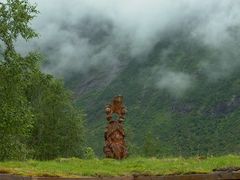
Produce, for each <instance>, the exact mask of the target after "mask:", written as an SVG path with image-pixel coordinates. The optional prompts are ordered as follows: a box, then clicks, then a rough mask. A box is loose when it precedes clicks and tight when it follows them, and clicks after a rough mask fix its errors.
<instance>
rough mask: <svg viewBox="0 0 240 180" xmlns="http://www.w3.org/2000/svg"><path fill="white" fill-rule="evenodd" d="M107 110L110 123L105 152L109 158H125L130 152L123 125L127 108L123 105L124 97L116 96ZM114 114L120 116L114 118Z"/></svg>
mask: <svg viewBox="0 0 240 180" xmlns="http://www.w3.org/2000/svg"><path fill="white" fill-rule="evenodd" d="M105 112H106V119H107V121H108V125H107V127H106V129H105V135H104V138H105V145H104V153H105V155H106V157H107V158H114V159H123V158H125V157H127V154H128V152H127V146H126V143H125V132H124V126H123V122H124V120H125V115H126V112H127V110H126V107H125V106H124V105H123V97H122V96H116V97H114V98H113V101H112V103H111V104H107V105H106V107H105ZM113 114H116V115H117V116H118V118H117V119H116V120H114V119H113Z"/></svg>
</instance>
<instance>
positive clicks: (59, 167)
mask: <svg viewBox="0 0 240 180" xmlns="http://www.w3.org/2000/svg"><path fill="white" fill-rule="evenodd" d="M224 167H240V156H234V155H228V156H221V157H209V158H206V159H201V158H197V157H195V158H188V159H184V158H163V159H157V158H128V159H125V160H122V161H117V160H112V159H92V160H82V159H77V158H70V159H64V158H60V159H57V160H53V161H35V160H29V161H24V162H13V161H9V162H1V163H0V173H11V174H18V175H26V176H62V177H80V176H124V175H134V174H141V175H169V174H188V173H209V172H212V170H213V169H215V168H224Z"/></svg>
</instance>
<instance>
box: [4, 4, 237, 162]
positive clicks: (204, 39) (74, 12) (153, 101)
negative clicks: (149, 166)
mask: <svg viewBox="0 0 240 180" xmlns="http://www.w3.org/2000/svg"><path fill="white" fill-rule="evenodd" d="M8 1H9V2H10V1H11V2H12V3H14V2H13V0H8ZM18 1H19V0H18ZM3 2H6V1H3ZM29 2H30V3H31V4H33V5H34V4H35V5H36V9H37V10H38V11H39V13H37V12H35V11H34V12H32V13H37V14H36V17H35V15H34V16H33V17H31V18H30V19H29V21H30V20H32V21H31V22H27V24H28V23H29V24H30V27H31V28H32V29H30V31H29V29H28V28H26V29H25V30H24V33H25V34H24V33H22V32H21V31H20V32H17V36H15V35H14V34H11V33H10V35H9V34H8V33H9V32H11V30H12V31H13V30H14V28H12V29H10V30H9V29H7V30H6V31H4V33H5V34H7V35H9V37H11V38H12V41H13V44H11V43H10V45H11V46H10V45H9V42H8V38H6V37H7V35H5V34H4V36H3V37H1V36H0V38H1V40H0V54H1V56H0V58H1V59H3V60H2V61H0V62H1V64H0V65H2V66H3V69H4V68H7V69H8V68H10V69H8V71H3V72H4V74H3V75H4V76H3V77H12V76H13V74H14V73H15V72H18V73H19V74H17V75H16V77H17V78H16V79H14V78H13V77H12V78H13V79H12V81H10V82H12V83H11V84H12V86H13V87H15V89H17V91H16V93H19V94H14V93H15V91H11V93H13V94H11V93H10V94H11V96H10V95H9V96H7V95H6V94H7V93H2V96H1V89H0V98H1V97H2V99H4V98H5V101H4V103H2V104H1V103H0V108H2V109H3V107H4V108H5V107H7V108H9V107H13V109H11V108H10V109H11V110H9V114H4V113H3V112H2V114H4V117H5V116H6V118H5V119H8V118H10V117H12V116H11V112H14V113H15V115H16V116H21V119H22V120H24V119H26V117H28V118H29V117H31V118H29V119H31V120H30V123H29V124H30V126H29V127H31V128H28V126H27V123H26V124H24V123H23V124H22V127H23V129H24V130H26V129H30V132H28V131H27V130H26V136H24V137H22V138H20V139H18V138H17V140H13V142H14V143H13V144H14V148H15V149H17V148H16V147H18V146H21V149H22V150H21V152H27V153H26V154H30V155H29V156H30V157H34V158H37V159H54V158H56V157H62V156H63V157H72V156H77V157H83V156H84V155H83V154H84V150H85V149H86V148H87V149H88V150H89V149H90V150H91V152H92V153H93V154H94V155H96V156H98V157H103V151H102V148H103V146H104V129H105V127H106V124H107V122H106V118H105V113H104V107H105V105H106V104H107V103H109V102H110V101H111V100H112V98H113V97H114V96H116V95H123V97H124V103H125V105H126V106H127V109H128V113H127V116H126V122H125V126H126V138H127V144H128V148H129V154H130V155H131V156H146V157H153V156H154V157H166V156H171V157H173V156H187V157H189V156H196V155H225V154H239V152H240V142H239V138H240V134H239V130H240V123H239V116H240V108H239V107H240V80H239V77H240V71H239V68H240V51H239V49H240V1H237V0H209V1H198V0H175V1H173V0H114V1H113V0H101V1H96V0H71V1H66V0H51V1H49V0H29ZM0 10H2V9H0ZM4 10H5V9H3V12H4V13H5V14H7V11H4ZM4 13H3V14H4ZM20 19H21V18H20ZM0 20H2V21H3V22H4V23H6V26H7V25H8V26H10V27H11V23H10V24H8V23H7V22H8V21H7V20H5V19H4V18H2V19H0ZM4 25H5V24H4ZM17 25H18V24H16V26H17ZM2 27H5V26H3V25H2ZM2 27H1V24H0V28H2ZM17 27H19V26H17ZM23 27H25V26H23ZM2 29H4V28H2ZM15 29H16V28H15ZM0 32H1V31H0ZM34 32H36V33H38V35H39V36H38V37H37V34H35V33H34ZM21 33H22V34H21ZM0 35H1V34H0ZM28 37H29V38H28ZM33 37H36V38H33ZM4 38H5V39H4ZM32 38H33V39H32ZM2 41H3V43H2ZM13 46H14V47H15V48H11V47H13ZM15 50H16V51H15ZM32 51H36V52H38V53H40V55H36V54H34V53H33V54H32V53H30V54H29V52H32ZM2 52H3V53H2ZM9 52H10V53H9ZM18 53H19V54H18ZM13 55H14V56H13ZM15 58H16V59H22V60H26V62H29V64H27V65H26V64H25V65H24V63H22V62H25V61H21V60H19V64H18V63H17V64H14V63H13V64H11V65H9V64H8V63H5V62H8V59H15ZM10 62H11V61H10ZM13 62H15V61H13ZM16 62H18V61H16ZM5 66H6V67H5ZM22 66H23V67H22ZM19 67H22V68H20V69H21V71H20V70H19V69H18V68H19ZM0 68H1V66H0ZM16 69H17V70H19V71H16ZM26 69H27V70H26ZM28 69H30V72H31V73H30V75H28V73H26V72H27V71H28ZM9 74H10V75H9ZM0 75H1V74H0ZM18 75H19V76H18ZM14 77H15V76H14ZM3 79H4V78H3ZM6 79H7V78H5V80H4V81H3V82H1V81H0V85H1V83H2V84H3V85H2V87H6V88H5V91H6V92H8V89H9V85H8V83H7V80H6ZM22 79H25V80H26V82H24V81H21V80H22ZM20 82H22V84H21V83H20ZM2 89H4V88H2ZM10 89H11V88H10ZM5 91H4V92H5ZM18 96H19V97H20V96H21V97H22V99H23V100H21V99H18V100H16V101H14V102H16V103H13V104H14V106H12V104H11V103H10V102H12V101H13V98H12V97H18ZM8 98H9V99H8ZM22 102H24V103H23V104H24V106H22V105H21V103H22ZM18 106H21V107H22V108H23V109H21V110H19V111H17V110H16V109H17V107H18ZM24 108H25V109H24ZM4 112H6V111H4ZM23 112H28V114H26V113H23ZM21 114H25V115H26V116H23V115H21ZM0 115H1V111H0ZM23 122H25V121H23ZM7 127H8V126H7ZM14 132H15V130H12V131H11V132H10V133H9V137H12V134H14ZM24 132H25V131H24ZM51 132H53V133H52V136H48V135H49V134H51ZM65 132H69V134H67V135H66V134H65ZM70 132H71V133H70ZM0 133H1V131H0ZM18 133H19V134H21V133H20V132H18ZM18 133H17V134H16V135H15V136H16V137H17V135H18ZM15 136H14V137H15ZM29 136H30V139H29V138H28V137H29ZM13 139H14V138H13ZM26 139H27V140H26ZM56 139H57V140H56ZM20 142H21V143H20ZM65 142H68V143H67V144H65ZM19 144H20V145H19ZM22 145H23V146H22ZM10 146H11V143H9V146H6V151H4V152H3V154H2V157H4V153H7V152H8V151H7V149H8V148H9V147H10ZM70 146H71V147H72V148H69V149H68V147H70ZM28 147H31V148H30V149H31V151H30V152H28V151H27V149H28ZM46 147H47V148H46ZM46 149H50V150H51V151H47V150H46ZM65 149H68V151H65ZM55 151H56V152H57V153H56V154H55V153H52V152H55ZM14 153H15V151H14V152H12V154H14ZM12 154H11V153H10V154H9V157H11V156H12ZM14 155H15V154H14ZM0 159H1V151H0ZM2 159H4V158H2ZM9 159H11V158H9ZM13 159H14V158H13Z"/></svg>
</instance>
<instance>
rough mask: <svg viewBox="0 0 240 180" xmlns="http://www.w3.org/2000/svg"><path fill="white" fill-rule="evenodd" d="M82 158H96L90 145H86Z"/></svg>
mask: <svg viewBox="0 0 240 180" xmlns="http://www.w3.org/2000/svg"><path fill="white" fill-rule="evenodd" d="M83 157H84V159H94V158H96V155H95V152H94V150H93V148H91V147H86V148H85V151H84V156H83Z"/></svg>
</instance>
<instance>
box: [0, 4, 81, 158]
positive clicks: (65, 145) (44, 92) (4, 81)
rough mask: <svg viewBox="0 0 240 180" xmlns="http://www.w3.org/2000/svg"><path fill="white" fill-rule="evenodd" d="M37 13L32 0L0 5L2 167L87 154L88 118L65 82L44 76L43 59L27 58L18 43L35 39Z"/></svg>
mask: <svg viewBox="0 0 240 180" xmlns="http://www.w3.org/2000/svg"><path fill="white" fill-rule="evenodd" d="M36 13H37V10H36V7H35V6H32V5H30V4H29V3H28V1H27V0H7V2H6V3H3V4H0V44H1V45H2V46H1V49H0V52H2V53H1V56H0V57H1V59H0V161H1V160H9V159H26V158H29V157H34V158H38V159H53V158H56V157H60V156H62V157H72V156H80V155H81V154H82V146H83V133H84V132H83V123H84V122H83V119H84V117H83V113H82V112H81V111H79V110H76V109H75V107H74V104H73V102H72V99H71V93H70V92H69V91H68V90H66V89H65V88H64V85H63V83H62V82H61V81H59V80H56V79H54V78H53V77H52V76H50V75H46V74H43V73H42V72H41V71H40V61H41V57H40V56H39V55H38V54H37V53H29V54H28V55H27V56H25V57H22V56H21V55H20V54H19V53H17V52H16V51H15V49H14V42H15V41H16V40H17V38H20V37H21V38H23V39H25V40H28V39H31V38H33V37H36V36H37V34H36V32H35V31H34V30H33V29H32V28H31V27H30V26H29V23H30V21H31V20H32V19H33V18H34V17H35V15H36Z"/></svg>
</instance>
